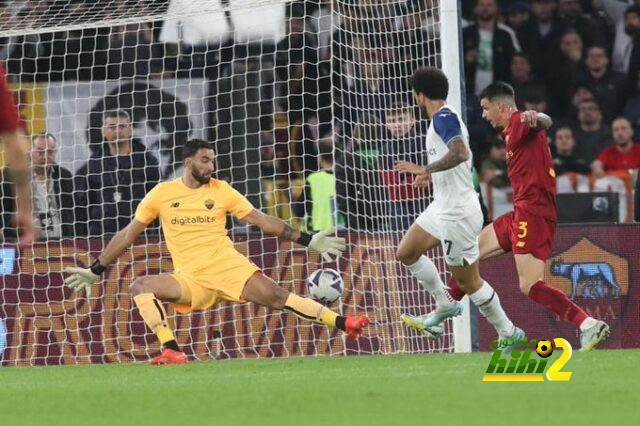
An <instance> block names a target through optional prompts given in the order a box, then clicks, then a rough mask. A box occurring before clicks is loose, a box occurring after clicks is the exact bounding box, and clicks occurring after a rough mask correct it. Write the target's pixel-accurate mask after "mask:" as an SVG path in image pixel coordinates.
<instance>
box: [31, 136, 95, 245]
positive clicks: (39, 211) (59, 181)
mask: <svg viewBox="0 0 640 426" xmlns="http://www.w3.org/2000/svg"><path fill="white" fill-rule="evenodd" d="M57 153H58V141H57V140H56V138H55V137H54V136H53V135H52V134H50V133H47V134H38V135H34V136H33V137H32V138H31V164H32V168H33V178H32V180H31V193H32V199H33V213H34V215H35V217H36V218H37V219H38V224H39V225H40V238H45V237H46V238H48V239H49V238H60V237H73V236H79V235H85V230H84V229H83V226H82V225H83V224H82V223H81V221H78V220H77V217H76V211H77V210H78V206H77V203H76V200H74V196H75V194H76V193H77V192H76V191H75V186H74V181H73V176H72V174H71V172H70V171H69V170H67V169H65V168H64V167H61V166H59V165H58V164H56V155H57Z"/></svg>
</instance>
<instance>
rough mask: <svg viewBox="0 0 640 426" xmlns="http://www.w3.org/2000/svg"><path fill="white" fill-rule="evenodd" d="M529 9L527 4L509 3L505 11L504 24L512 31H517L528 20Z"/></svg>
mask: <svg viewBox="0 0 640 426" xmlns="http://www.w3.org/2000/svg"><path fill="white" fill-rule="evenodd" d="M530 12H531V8H530V7H529V3H528V2H524V1H512V2H509V3H508V5H507V7H506V10H505V14H504V15H505V22H506V24H507V25H508V26H509V27H511V28H512V29H513V30H514V31H516V32H517V31H518V30H519V29H520V27H522V26H523V25H524V23H525V22H527V21H528V20H529V14H530Z"/></svg>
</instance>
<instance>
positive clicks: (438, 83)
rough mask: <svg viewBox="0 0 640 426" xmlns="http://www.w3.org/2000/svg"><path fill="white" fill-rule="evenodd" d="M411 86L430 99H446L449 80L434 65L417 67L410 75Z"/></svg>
mask: <svg viewBox="0 0 640 426" xmlns="http://www.w3.org/2000/svg"><path fill="white" fill-rule="evenodd" d="M410 83H411V88H412V89H413V90H414V91H415V92H416V93H417V94H423V95H424V96H426V97H427V98H429V99H431V100H432V101H435V100H446V99H447V96H448V95H449V80H447V76H446V75H444V73H443V72H442V70H440V69H438V68H435V67H423V68H419V69H418V70H417V71H416V72H414V73H413V76H411V82H410Z"/></svg>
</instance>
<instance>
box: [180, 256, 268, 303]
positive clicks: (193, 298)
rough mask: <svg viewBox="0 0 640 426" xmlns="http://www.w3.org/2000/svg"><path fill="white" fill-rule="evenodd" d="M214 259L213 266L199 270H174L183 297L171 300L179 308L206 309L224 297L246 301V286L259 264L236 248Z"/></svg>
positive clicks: (224, 298)
mask: <svg viewBox="0 0 640 426" xmlns="http://www.w3.org/2000/svg"><path fill="white" fill-rule="evenodd" d="M211 260H212V262H211V265H210V266H208V267H207V268H203V269H201V270H199V271H196V272H181V271H176V272H174V273H173V274H171V276H173V277H174V278H175V279H176V280H177V281H178V282H179V283H180V287H181V296H180V299H179V300H178V301H177V302H176V303H173V304H172V305H173V307H174V309H175V310H176V311H177V312H180V313H182V314H185V313H188V312H191V311H204V310H206V309H209V308H212V307H213V306H215V305H217V304H218V303H220V302H222V301H229V302H234V303H244V299H242V291H243V290H244V286H245V285H246V284H247V281H249V278H251V276H252V275H253V274H255V273H256V272H260V268H258V267H257V266H256V265H255V264H254V263H253V262H251V261H250V260H249V259H247V258H246V257H244V256H243V255H242V254H240V253H238V252H237V251H235V250H233V251H232V250H228V251H226V252H225V253H224V254H222V253H220V254H219V255H218V256H215V257H214V258H212V259H211Z"/></svg>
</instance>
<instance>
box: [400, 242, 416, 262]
mask: <svg viewBox="0 0 640 426" xmlns="http://www.w3.org/2000/svg"><path fill="white" fill-rule="evenodd" d="M419 258H420V254H419V253H418V254H415V253H414V252H413V250H411V249H409V248H406V247H404V246H403V245H400V246H399V247H398V248H397V249H396V259H397V260H398V261H399V262H400V263H402V264H403V265H413V264H414V263H416V262H417V261H418V259H419Z"/></svg>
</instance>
